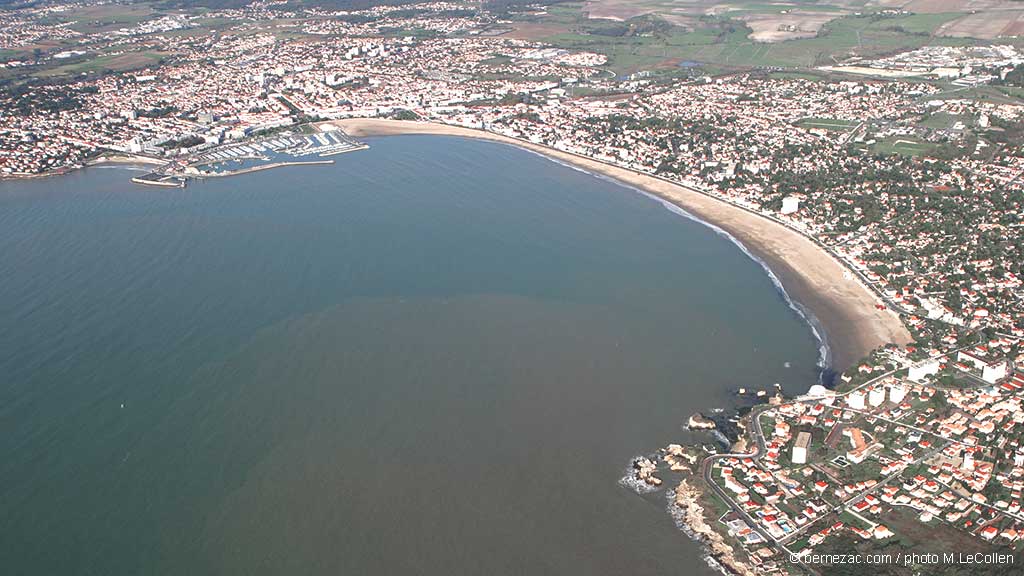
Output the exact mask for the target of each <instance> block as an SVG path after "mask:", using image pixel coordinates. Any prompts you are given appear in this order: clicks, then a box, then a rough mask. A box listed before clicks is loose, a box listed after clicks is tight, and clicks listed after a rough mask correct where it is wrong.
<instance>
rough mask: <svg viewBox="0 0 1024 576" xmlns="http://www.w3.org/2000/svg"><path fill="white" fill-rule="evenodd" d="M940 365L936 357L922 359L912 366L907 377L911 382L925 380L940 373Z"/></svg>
mask: <svg viewBox="0 0 1024 576" xmlns="http://www.w3.org/2000/svg"><path fill="white" fill-rule="evenodd" d="M939 366H940V364H939V361H938V360H937V359H935V358H929V359H927V360H922V361H920V362H918V363H917V364H914V365H913V366H911V367H910V371H909V373H908V374H907V379H908V380H910V381H911V382H917V383H921V382H924V380H925V378H926V377H928V376H934V375H935V374H938V373H939Z"/></svg>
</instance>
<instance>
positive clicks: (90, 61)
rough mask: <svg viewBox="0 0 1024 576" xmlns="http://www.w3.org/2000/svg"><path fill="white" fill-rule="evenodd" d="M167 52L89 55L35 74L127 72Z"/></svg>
mask: <svg viewBox="0 0 1024 576" xmlns="http://www.w3.org/2000/svg"><path fill="white" fill-rule="evenodd" d="M166 56H167V54H163V53H160V52H151V51H142V52H129V53H126V54H118V55H103V56H96V57H89V58H87V59H86V60H82V61H80V62H73V63H70V64H65V65H62V66H56V67H53V68H48V69H45V70H41V71H38V72H37V73H36V74H35V75H36V76H37V77H40V78H45V77H53V76H65V75H74V74H82V73H92V72H103V71H106V70H114V71H118V72H126V71H130V70H138V69H140V68H146V67H148V66H152V65H153V64H156V63H157V62H159V61H160V59H161V58H164V57H166Z"/></svg>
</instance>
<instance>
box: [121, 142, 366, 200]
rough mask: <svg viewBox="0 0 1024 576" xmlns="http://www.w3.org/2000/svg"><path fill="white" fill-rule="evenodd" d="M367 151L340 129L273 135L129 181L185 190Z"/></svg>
mask: <svg viewBox="0 0 1024 576" xmlns="http://www.w3.org/2000/svg"><path fill="white" fill-rule="evenodd" d="M367 148H369V146H367V145H366V144H364V143H363V142H360V141H358V140H355V139H354V138H352V137H350V136H349V135H348V134H345V132H343V131H342V130H339V129H330V130H326V131H323V132H316V133H312V134H298V133H294V134H293V133H284V134H274V135H272V136H265V137H262V138H259V139H256V140H247V141H243V142H233V143H230V144H225V145H222V146H218V147H216V148H210V149H207V150H204V151H203V152H201V153H199V154H196V155H194V156H191V157H189V158H185V159H180V160H177V161H174V162H172V163H169V164H167V165H166V166H164V167H162V168H159V169H157V170H154V171H153V172H150V173H148V174H146V175H144V176H138V177H135V178H132V179H131V181H132V182H134V183H136V184H141V185H144V186H160V187H165V188H184V187H185V186H186V184H187V181H188V179H190V178H222V177H225V176H237V175H240V174H248V173H251V172H258V171H262V170H270V169H272V168H281V167H285V166H317V165H326V164H333V163H334V161H333V160H312V159H307V160H303V158H311V157H319V158H325V157H328V156H335V155H338V154H344V153H346V152H353V151H356V150H365V149H367Z"/></svg>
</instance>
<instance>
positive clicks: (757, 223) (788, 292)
mask: <svg viewBox="0 0 1024 576" xmlns="http://www.w3.org/2000/svg"><path fill="white" fill-rule="evenodd" d="M327 124H332V125H335V126H337V127H339V128H342V129H343V130H345V132H347V133H348V134H350V135H352V136H356V137H359V136H388V135H403V134H433V135H446V136H461V137H466V138H476V139H481V140H490V141H494V142H501V143H504V144H510V145H513V146H517V147H519V148H522V149H525V150H529V151H532V152H536V153H539V154H542V155H544V156H546V157H548V158H551V159H554V160H556V161H561V162H565V163H567V164H569V165H571V166H574V167H578V168H580V169H584V170H586V171H588V172H592V173H594V174H595V175H600V176H606V177H609V178H612V179H614V180H616V181H618V182H620V183H623V184H625V185H627V186H631V187H634V188H638V189H640V190H642V191H644V192H646V193H648V194H651V195H653V196H655V197H657V198H658V199H661V200H663V201H666V202H668V203H670V204H671V205H673V206H676V207H678V208H681V209H682V210H683V211H684V212H685V213H687V214H688V215H690V216H691V217H694V218H696V219H698V220H700V221H702V222H704V223H705V224H708V225H710V226H711V227H712V228H713V229H714V228H718V229H720V230H722V231H724V232H725V233H726V234H727V236H729V237H731V238H733V239H734V241H736V242H737V243H738V244H740V246H741V248H746V249H747V250H748V251H749V253H750V255H751V256H753V257H754V259H755V261H756V260H760V261H761V262H762V263H763V265H765V267H766V268H767V270H768V272H769V275H770V276H775V277H776V278H777V279H778V280H779V282H780V283H781V286H782V288H783V290H782V293H783V298H787V297H789V298H788V299H789V300H790V302H787V303H789V304H790V305H791V307H793V308H794V309H795V310H796V311H797V313H798V314H800V313H801V310H800V308H801V307H802V308H805V309H806V310H808V311H810V314H801V315H802V316H804V317H805V319H806V320H808V323H809V324H810V325H811V327H812V330H813V331H817V328H816V327H815V323H816V322H817V323H820V325H821V326H822V327H823V328H824V332H825V334H824V335H822V334H818V337H819V338H822V339H824V338H827V342H828V347H829V350H830V353H831V355H832V358H831V365H832V367H834V369H835V370H836V371H838V372H841V371H843V370H845V369H846V368H848V367H850V366H851V365H852V364H853V363H855V362H857V361H859V360H860V359H861V358H863V357H864V356H865V355H866V354H867V353H868V352H870V351H871V350H873V349H875V348H877V347H879V346H881V345H884V344H888V343H897V344H905V343H907V342H909V341H910V333H909V332H908V331H907V329H906V327H905V326H904V325H903V323H902V321H901V320H900V319H899V317H898V316H897V315H896V314H895V313H893V312H892V311H890V310H889V309H888V308H886V309H884V310H880V309H878V308H877V307H876V305H877V304H885V302H883V301H882V300H881V299H880V298H879V297H878V296H877V295H876V294H875V293H873V292H872V291H871V290H870V289H868V288H867V287H866V286H864V285H862V284H861V283H860V282H859V281H858V280H857V279H856V278H857V277H856V275H855V274H851V273H850V269H849V268H848V267H847V266H846V265H844V264H843V263H841V262H840V261H839V260H838V259H837V258H836V257H834V256H833V255H832V254H830V253H829V252H828V251H826V250H825V249H824V248H822V247H821V246H819V245H818V244H816V243H815V242H814V241H813V240H812V239H811V238H808V237H806V236H804V235H803V234H801V233H799V232H797V231H795V230H792V229H790V228H789V227H787V226H785V225H783V224H781V223H778V222H775V221H773V220H772V219H770V218H768V217H766V216H763V215H759V214H757V213H754V212H751V211H749V210H747V209H744V208H742V207H740V206H736V205H733V204H731V203H729V202H727V201H725V200H722V199H718V198H714V197H712V196H710V195H708V194H706V193H704V192H700V191H698V190H694V189H692V188H688V187H686V186H684V185H682V184H678V183H674V182H671V181H668V180H666V179H662V178H658V177H656V176H652V175H649V174H644V173H642V172H637V171H635V170H631V169H628V168H623V167H619V166H615V165H612V164H608V163H605V162H602V161H600V160H595V159H592V158H587V157H585V156H581V155H577V154H573V153H570V152H564V151H562V150H557V149H554V148H550V147H548V146H544V145H541V144H536V143H533V142H529V141H526V140H520V139H517V138H512V137H509V136H504V135H501V134H495V133H492V132H486V131H483V130H477V129H472V128H464V127H461V126H452V125H447V124H439V123H428V122H412V121H403V120H384V119H379V118H353V119H344V120H334V121H330V122H327Z"/></svg>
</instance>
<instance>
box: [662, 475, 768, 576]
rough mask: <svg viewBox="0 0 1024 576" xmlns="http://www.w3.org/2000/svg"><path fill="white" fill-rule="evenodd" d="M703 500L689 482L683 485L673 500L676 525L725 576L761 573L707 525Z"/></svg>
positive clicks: (749, 575) (681, 483)
mask: <svg viewBox="0 0 1024 576" xmlns="http://www.w3.org/2000/svg"><path fill="white" fill-rule="evenodd" d="M700 497H701V492H700V490H699V489H697V488H696V487H694V486H692V485H691V484H690V483H689V482H688V481H687V480H685V479H684V480H682V481H680V482H679V485H678V486H676V489H675V491H674V492H673V493H672V497H671V500H670V501H671V507H672V508H673V509H672V517H673V518H675V520H676V523H677V524H678V525H679V527H680V528H682V529H683V531H684V532H686V533H687V535H689V536H690V537H691V538H693V539H694V540H696V541H697V542H700V543H701V544H702V545H703V546H704V547H705V548H706V550H707V553H708V556H709V557H710V559H711V560H713V561H714V562H713V565H717V567H720V568H721V569H722V571H723V572H725V573H726V574H733V575H737V576H755V575H756V574H757V573H756V572H755V571H754V570H753V568H751V567H750V566H748V565H747V564H746V563H745V562H743V561H742V560H740V559H739V558H737V556H736V552H735V550H734V549H733V547H732V546H730V545H729V544H728V543H727V542H726V541H725V538H723V537H722V535H721V534H719V533H718V532H715V530H714V529H713V528H712V527H711V525H709V524H708V523H707V520H706V519H705V517H704V506H703V505H701V503H700Z"/></svg>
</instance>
